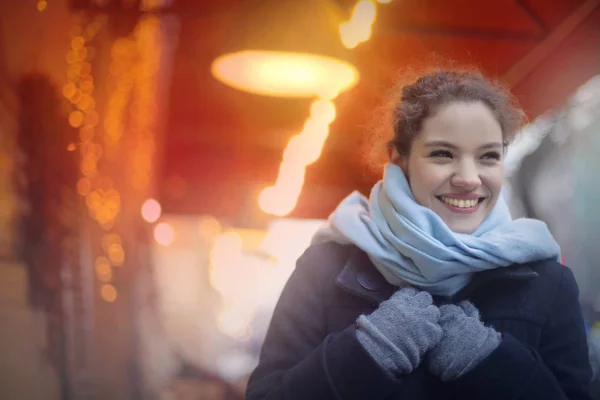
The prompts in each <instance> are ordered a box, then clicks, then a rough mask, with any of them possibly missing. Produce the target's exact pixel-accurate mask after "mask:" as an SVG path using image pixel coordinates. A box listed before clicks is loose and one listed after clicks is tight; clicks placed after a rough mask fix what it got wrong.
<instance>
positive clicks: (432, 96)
mask: <svg viewBox="0 0 600 400" xmlns="http://www.w3.org/2000/svg"><path fill="white" fill-rule="evenodd" d="M410 75H412V76H413V77H414V76H415V74H414V72H413V73H412V74H407V73H406V72H405V73H403V74H402V76H401V79H400V80H399V81H398V82H397V83H396V85H395V86H394V87H393V88H392V90H391V93H390V96H389V99H388V101H387V103H386V104H385V106H384V107H383V108H382V109H381V110H379V111H380V112H379V113H378V114H377V116H376V123H375V125H374V129H372V135H371V139H372V140H371V146H372V151H371V154H370V157H369V158H370V162H369V163H370V164H371V166H372V167H377V168H378V167H380V166H381V163H382V161H383V158H384V157H385V155H387V151H386V149H389V148H390V146H393V147H395V148H396V149H397V150H398V152H399V153H400V154H401V155H407V154H409V153H410V148H411V145H412V142H413V139H414V138H415V137H416V136H417V135H418V134H419V132H420V131H421V127H422V125H423V121H424V120H425V119H426V118H428V117H430V116H432V115H434V114H435V112H436V110H437V109H438V108H439V107H440V106H443V105H444V104H448V103H449V102H453V101H463V102H477V101H481V102H482V103H484V104H485V105H487V106H488V107H489V108H490V110H491V111H492V112H493V113H494V115H495V116H496V119H497V120H498V123H499V124H500V126H501V128H502V135H503V139H504V142H505V144H508V143H510V142H511V141H512V139H513V138H514V136H515V134H516V133H517V131H518V130H519V128H520V127H521V125H522V124H523V122H524V120H525V114H524V112H523V111H522V109H521V108H520V107H519V105H518V103H517V101H516V100H515V98H514V96H513V95H512V94H511V93H510V91H509V90H508V89H507V88H506V87H504V86H503V85H502V84H501V83H499V82H498V81H495V80H491V79H488V78H485V77H484V76H483V75H482V74H481V73H480V72H478V71H477V70H474V69H468V70H467V69H462V70H459V69H456V68H453V69H434V70H431V71H430V72H427V73H425V74H420V75H416V77H414V78H413V79H410V77H409V76H410ZM407 77H409V79H407Z"/></svg>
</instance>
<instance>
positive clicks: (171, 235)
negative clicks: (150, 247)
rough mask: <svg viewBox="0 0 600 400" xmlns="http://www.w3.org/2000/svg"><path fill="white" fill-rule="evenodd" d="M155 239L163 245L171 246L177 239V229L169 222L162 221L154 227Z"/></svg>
mask: <svg viewBox="0 0 600 400" xmlns="http://www.w3.org/2000/svg"><path fill="white" fill-rule="evenodd" d="M154 239H155V240H156V241H157V242H158V244H160V245H162V246H165V247H166V246H169V245H170V244H171V243H173V241H174V240H175V231H174V230H173V227H172V226H171V225H169V224H168V223H166V222H161V223H159V224H157V225H156V226H155V227H154Z"/></svg>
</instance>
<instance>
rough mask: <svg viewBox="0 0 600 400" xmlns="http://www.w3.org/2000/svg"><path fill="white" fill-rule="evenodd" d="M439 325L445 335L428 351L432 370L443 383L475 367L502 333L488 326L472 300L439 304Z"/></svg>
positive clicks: (499, 339)
mask: <svg viewBox="0 0 600 400" xmlns="http://www.w3.org/2000/svg"><path fill="white" fill-rule="evenodd" d="M440 312H441V317H440V320H439V324H440V326H441V327H442V329H443V330H444V336H443V337H442V340H440V342H439V343H438V345H437V346H436V347H435V348H434V349H433V350H432V351H431V353H429V355H428V363H429V370H430V371H431V373H432V374H434V375H437V376H439V377H440V379H441V380H442V381H444V382H447V381H451V380H454V379H457V378H458V377H460V376H461V375H463V374H465V373H467V372H469V371H470V370H472V369H473V368H475V367H476V366H477V365H478V364H479V363H480V362H481V361H482V360H483V359H484V358H486V357H487V356H488V355H489V354H490V353H491V352H492V351H494V350H495V349H496V347H498V345H499V344H500V341H501V340H502V339H501V335H500V333H498V332H496V331H495V330H494V329H493V328H489V327H486V326H485V325H483V323H482V322H481V320H480V319H479V311H478V310H477V308H475V306H474V305H473V304H471V303H470V302H469V301H466V300H465V301H462V302H461V303H459V305H458V306H457V305H454V304H448V305H443V306H441V307H440Z"/></svg>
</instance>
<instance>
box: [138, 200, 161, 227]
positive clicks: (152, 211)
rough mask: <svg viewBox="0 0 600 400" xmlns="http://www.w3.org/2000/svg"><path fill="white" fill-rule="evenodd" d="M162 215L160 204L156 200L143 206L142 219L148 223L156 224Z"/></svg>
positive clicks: (148, 201)
mask: <svg viewBox="0 0 600 400" xmlns="http://www.w3.org/2000/svg"><path fill="white" fill-rule="evenodd" d="M161 213H162V208H161V206H160V203H159V202H158V201H156V200H154V199H148V200H146V201H145V202H144V204H143V205H142V218H144V220H145V221H146V222H149V223H154V222H156V221H158V219H159V218H160V215H161Z"/></svg>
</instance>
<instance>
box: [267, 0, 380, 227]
mask: <svg viewBox="0 0 600 400" xmlns="http://www.w3.org/2000/svg"><path fill="white" fill-rule="evenodd" d="M378 3H380V4H387V3H390V0H378ZM376 15H377V8H376V5H375V2H374V1H372V0H360V1H358V2H357V3H356V5H355V7H354V10H353V12H352V16H351V17H350V19H349V20H348V21H345V22H343V23H341V24H340V27H339V32H340V39H341V41H342V43H343V44H344V46H346V47H348V48H355V47H356V46H358V45H359V44H360V43H364V42H366V41H367V40H369V38H370V37H371V32H372V26H373V23H374V22H375V18H376ZM342 89H343V88H339V90H333V91H332V95H331V96H321V97H319V98H318V99H317V100H315V101H314V102H313V104H312V106H311V114H310V117H309V118H308V120H307V121H306V123H305V125H304V128H303V129H302V131H301V132H300V133H299V134H298V135H296V136H293V137H292V138H291V139H290V140H289V142H288V144H287V146H286V148H285V150H284V153H283V161H282V162H281V165H280V167H279V175H278V177H277V181H276V182H275V184H274V185H273V186H268V187H266V188H264V189H263V190H262V191H261V192H260V194H259V196H258V205H259V207H260V208H261V209H262V210H263V211H264V212H266V213H268V214H272V215H276V216H284V215H287V214H289V213H290V212H291V211H292V210H293V209H294V208H295V207H296V203H297V202H298V197H299V196H300V193H301V192H302V187H303V185H304V178H305V175H306V167H307V166H308V165H310V164H312V163H314V162H315V161H317V160H318V159H319V157H320V156H321V152H322V150H323V146H324V144H325V141H326V140H327V137H328V136H329V126H330V125H331V123H332V122H333V121H334V120H335V118H336V109H335V104H334V103H333V100H334V99H335V97H336V96H337V94H338V93H340V92H341V90H342Z"/></svg>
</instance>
